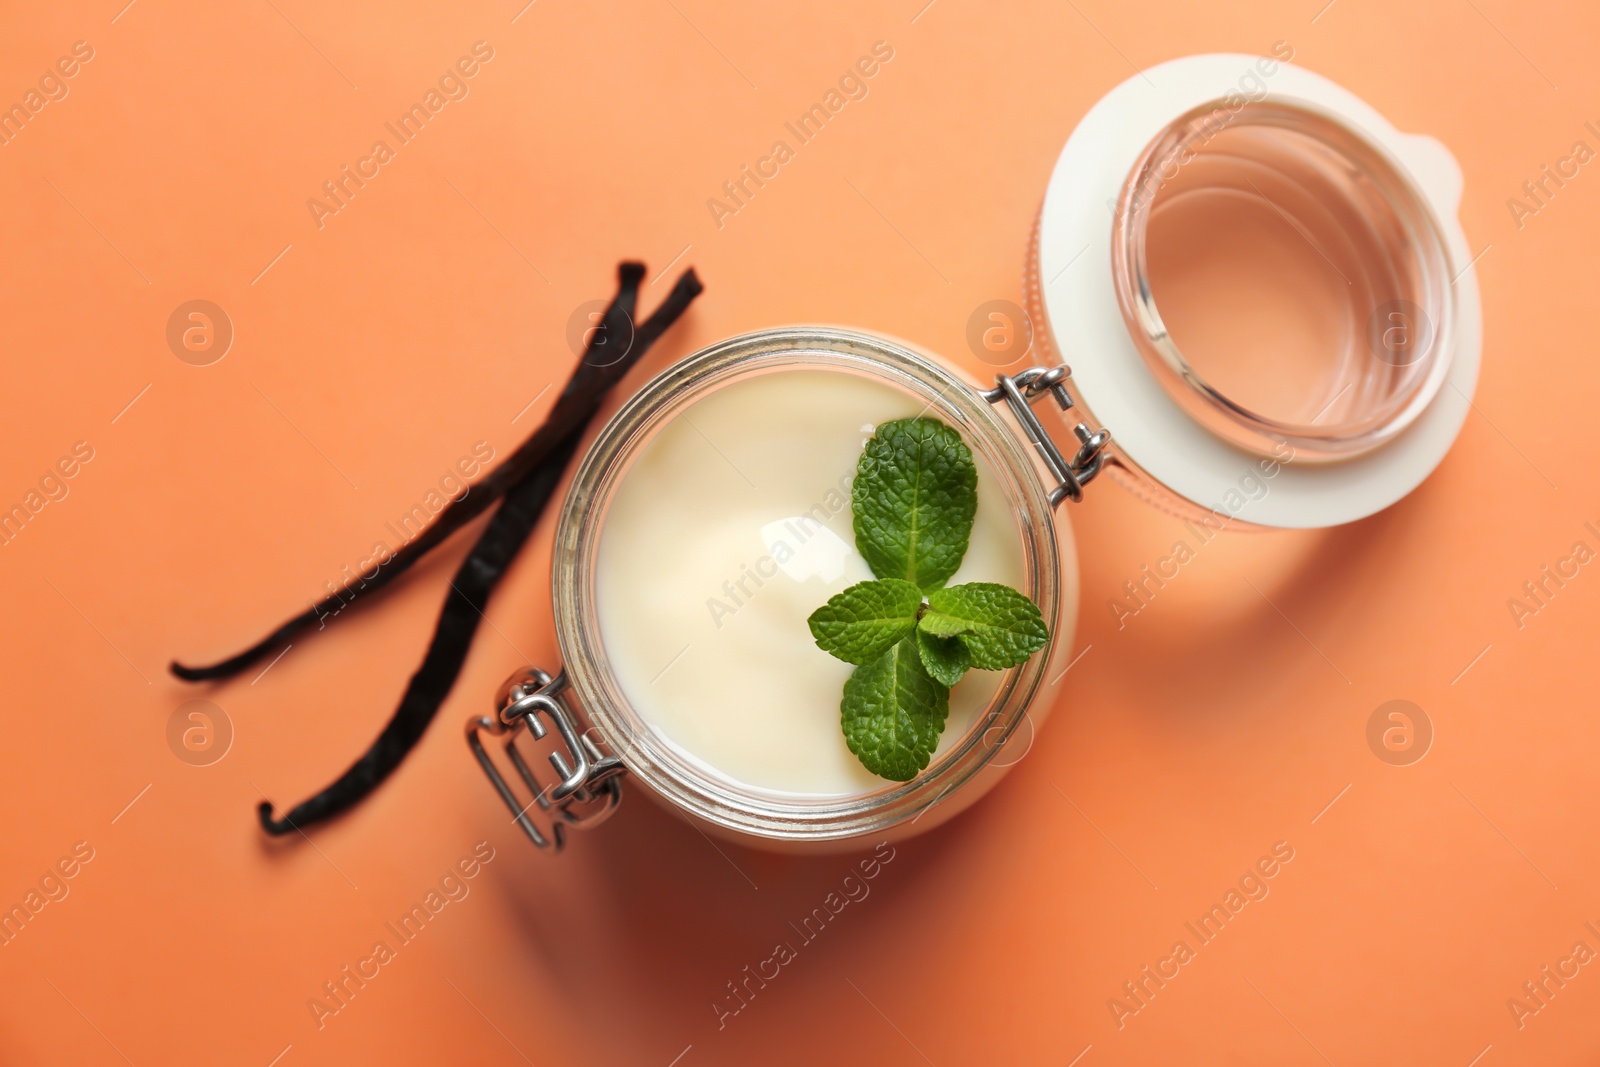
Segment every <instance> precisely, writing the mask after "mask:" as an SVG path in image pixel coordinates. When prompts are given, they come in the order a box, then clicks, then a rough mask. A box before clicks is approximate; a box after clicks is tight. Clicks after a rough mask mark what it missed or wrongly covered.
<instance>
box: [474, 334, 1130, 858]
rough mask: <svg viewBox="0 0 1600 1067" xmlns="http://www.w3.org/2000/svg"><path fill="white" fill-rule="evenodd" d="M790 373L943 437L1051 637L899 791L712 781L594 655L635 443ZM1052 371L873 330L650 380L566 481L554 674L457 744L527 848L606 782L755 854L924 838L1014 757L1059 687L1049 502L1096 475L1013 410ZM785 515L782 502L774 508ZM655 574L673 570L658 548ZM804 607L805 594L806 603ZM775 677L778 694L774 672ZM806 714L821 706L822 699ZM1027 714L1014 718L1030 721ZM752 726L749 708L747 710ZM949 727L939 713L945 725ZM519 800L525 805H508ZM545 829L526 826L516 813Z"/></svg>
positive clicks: (1091, 445)
mask: <svg viewBox="0 0 1600 1067" xmlns="http://www.w3.org/2000/svg"><path fill="white" fill-rule="evenodd" d="M796 372H800V373H804V372H823V373H826V374H829V375H838V376H841V384H843V382H842V378H843V377H844V376H848V377H853V378H860V379H865V380H868V381H870V382H872V383H875V384H877V385H879V386H887V387H888V388H890V389H892V390H895V391H896V392H898V393H901V394H904V395H905V396H906V397H907V398H908V399H909V401H910V403H911V404H912V406H913V408H914V409H920V410H921V412H922V413H924V414H926V415H929V416H931V417H933V418H937V419H939V420H940V421H942V422H944V423H945V424H947V425H949V426H951V427H953V428H955V429H956V430H957V431H958V432H959V433H960V434H961V436H962V438H963V440H964V441H965V442H966V443H967V445H968V447H969V448H970V449H971V450H972V451H973V453H974V456H975V457H976V458H977V460H978V462H979V464H980V469H981V470H982V471H983V472H984V479H985V480H984V482H983V483H982V484H981V492H984V493H990V494H997V495H998V496H999V497H1000V498H1001V499H1002V500H1003V508H1002V509H1001V510H1002V512H1003V513H1004V514H1006V515H1007V516H1008V517H1009V520H1010V523H1011V525H1012V527H1013V530H1012V533H1013V535H1014V538H1015V541H1016V543H1017V545H1018V546H1019V548H1020V560H1021V582H1020V583H1019V586H1018V588H1020V589H1021V591H1022V592H1024V593H1025V594H1027V595H1028V597H1029V598H1030V599H1032V600H1033V601H1034V603H1035V604H1037V605H1038V606H1039V609H1040V611H1041V613H1042V615H1043V616H1044V619H1045V621H1046V624H1047V625H1048V626H1049V628H1050V631H1051V639H1050V642H1049V644H1047V645H1046V647H1045V648H1044V649H1043V650H1042V651H1041V652H1039V653H1037V654H1035V655H1034V656H1033V657H1032V658H1030V659H1029V660H1027V661H1026V662H1025V663H1023V664H1022V665H1021V666H1019V667H1016V668H1013V669H1011V670H1009V671H1006V672H1005V673H1004V674H1003V675H1001V676H1000V677H999V678H998V679H997V680H996V682H995V683H994V684H993V685H992V686H989V687H988V688H987V690H986V691H985V692H984V694H983V699H982V701H981V705H980V706H977V707H974V708H972V709H970V710H971V714H969V715H967V716H964V717H962V718H963V719H964V721H963V722H961V723H959V724H958V723H956V722H952V724H951V725H952V727H954V728H951V729H947V730H946V734H945V737H944V739H943V741H942V743H941V745H940V748H939V750H938V751H937V752H936V753H935V754H934V756H933V759H932V762H931V763H930V764H929V765H928V767H927V768H926V769H925V770H924V771H923V772H922V773H921V774H919V775H917V776H916V777H915V778H914V779H913V780H911V781H909V782H890V781H879V782H877V783H876V785H875V786H874V787H871V788H867V789H865V790H851V791H846V792H845V793H844V794H843V795H833V796H815V795H804V794H801V793H796V792H792V791H783V790H774V789H762V788H756V787H751V786H748V785H745V784H743V783H742V782H740V781H739V780H737V779H736V778H734V777H732V776H730V775H729V774H726V773H722V772H720V771H719V770H718V769H717V768H715V767H713V766H711V765H710V764H709V763H708V762H707V761H706V760H705V759H702V758H697V756H696V755H695V754H694V753H691V752H689V751H687V750H686V749H685V748H684V747H683V746H682V745H681V744H678V743H675V742H674V740H673V739H671V738H670V737H669V736H667V733H666V732H664V731H663V730H662V729H660V728H658V726H657V725H655V724H653V723H652V722H650V721H647V718H646V716H644V715H642V714H641V711H640V708H639V707H638V696H639V695H640V688H641V687H639V686H638V685H637V683H636V684H635V687H634V690H633V692H631V693H630V690H629V686H628V684H626V683H625V681H624V680H623V678H622V677H621V676H620V675H621V673H622V672H620V671H619V670H618V669H617V664H616V663H615V662H614V657H613V654H612V653H611V652H609V651H608V647H607V643H606V640H605V634H604V633H603V627H602V612H601V611H600V610H598V608H599V605H600V604H601V603H602V601H603V599H604V598H603V597H602V595H601V593H600V590H599V588H598V587H599V584H600V571H601V569H602V557H603V553H602V541H603V536H604V533H605V531H606V529H607V520H608V519H609V518H610V517H611V515H612V513H613V505H614V503H615V501H616V499H617V495H618V492H619V489H620V488H621V487H622V486H623V485H624V483H625V482H626V481H627V479H628V477H629V474H630V472H631V471H632V468H633V467H634V465H635V464H636V463H637V462H638V460H639V458H640V457H641V455H643V454H645V452H646V451H647V449H648V448H649V446H650V443H651V442H652V440H653V439H654V438H655V437H656V436H657V435H659V434H660V433H661V432H662V431H663V429H664V428H666V427H668V426H670V425H672V424H673V422H674V420H675V419H678V418H680V417H686V416H685V412H686V411H687V410H688V409H690V408H692V407H694V406H695V405H696V404H697V403H699V402H701V401H703V400H705V399H706V398H708V397H710V396H712V395H713V394H716V393H718V392H719V391H721V390H724V389H727V388H729V387H730V386H733V385H736V384H738V383H742V382H749V381H751V380H753V379H760V378H763V377H770V376H776V375H793V374H795V373H796ZM1064 377H1065V376H1064V373H1063V371H1062V370H1057V371H1056V372H1054V373H1051V372H1048V371H1046V370H1045V369H1043V368H1031V369H1029V370H1027V371H1023V372H1021V373H1019V374H1016V375H1011V376H1002V377H1001V379H1000V380H999V382H998V383H997V384H996V385H995V387H994V388H992V389H988V390H985V389H983V388H982V387H981V386H979V385H977V384H976V383H974V382H972V381H971V380H970V379H968V378H966V377H965V376H964V375H961V374H959V373H957V372H956V371H954V370H952V369H951V368H949V367H947V366H946V365H945V364H944V363H943V362H942V361H940V360H938V359H937V358H935V357H930V356H927V355H922V354H918V353H916V352H914V351H912V350H911V349H910V348H908V347H906V346H904V345H902V344H899V343H896V342H892V341H889V340H886V339H883V338H878V337H873V336H869V335H866V334H860V333H854V332H850V331H846V330H837V329H827V328H820V327H800V328H789V329H778V330H768V331H762V332H760V333H753V334H746V335H744V336H741V337H735V338H732V339H730V340H727V341H724V342H721V343H720V344H716V345H713V346H711V347H709V348H706V349H702V350H701V351H699V352H697V353H695V354H694V355H692V356H690V357H688V358H687V359H685V360H683V361H681V362H680V363H678V364H676V365H675V366H673V367H671V368H669V369H668V370H666V371H665V372H663V373H662V374H661V375H659V376H658V377H656V378H655V379H653V380H652V381H651V382H649V383H648V384H647V385H645V387H644V388H643V389H642V390H640V392H639V393H638V394H637V395H635V396H634V397H633V398H632V399H631V400H630V401H629V402H628V403H627V404H626V405H624V406H623V407H622V409H621V410H620V411H618V413H617V414H616V415H615V416H614V417H613V418H612V419H611V420H610V421H609V422H608V423H607V424H606V425H605V427H604V428H603V429H602V430H601V432H600V435H599V437H598V438H597V439H596V440H595V442H594V444H593V445H592V446H591V448H590V449H589V451H588V452H587V454H586V455H585V456H584V458H583V461H582V462H581V464H580V465H579V467H578V470H577V473H576V474H575V476H574V479H573V483H572V486H571V488H570V489H569V490H568V494H567V497H566V500H565V503H564V504H563V507H562V511H561V517H560V520H559V525H558V527H557V532H556V542H555V560H556V562H555V565H554V576H553V577H554V581H553V594H554V601H555V605H556V632H557V636H558V639H559V641H560V645H561V654H562V662H563V664H564V665H565V667H564V671H563V673H562V674H561V675H560V676H559V677H556V678H551V677H550V676H549V675H547V674H542V673H539V672H529V673H527V674H524V675H520V676H518V677H516V678H513V679H512V680H511V681H510V682H508V683H507V686H506V687H505V689H504V690H503V691H502V694H501V698H500V702H499V703H500V707H499V715H498V718H494V719H491V718H483V719H474V720H472V721H471V722H469V723H468V739H469V742H470V743H471V744H472V747H473V750H474V752H475V753H476V754H477V757H478V759H479V761H480V763H481V764H482V765H483V767H484V769H485V771H486V772H487V773H489V775H490V778H491V780H492V781H494V782H495V784H496V788H497V789H499V790H500V792H501V795H502V796H503V797H504V798H505V799H506V801H507V803H508V804H510V805H511V806H512V809H513V811H519V810H520V811H521V815H520V816H519V822H520V824H521V825H522V827H523V829H524V830H525V831H526V832H527V833H528V834H529V836H530V837H531V838H533V840H534V841H535V842H536V843H539V844H545V843H549V844H553V845H557V846H559V845H560V843H561V841H562V838H563V836H564V829H565V827H566V826H569V825H588V824H590V823H592V822H594V821H597V820H598V819H600V818H603V817H604V816H605V815H607V814H609V813H610V811H611V810H613V809H614V808H615V806H616V804H617V802H618V801H619V799H620V792H619V783H618V779H617V777H616V775H617V774H618V773H619V772H620V770H621V769H622V768H623V767H625V768H626V769H627V771H628V772H629V774H630V776H631V778H632V780H633V781H635V782H637V783H639V784H641V785H642V786H643V787H644V788H645V789H646V790H647V791H648V792H649V793H651V794H652V795H654V796H656V797H658V798H659V799H662V800H663V801H665V802H667V803H669V804H671V805H673V806H674V807H676V808H678V809H679V810H681V811H682V812H684V813H685V814H686V815H688V816H689V817H690V818H692V819H694V820H695V821H696V822H697V823H698V824H700V825H701V826H702V827H703V828H705V829H708V830H711V831H713V832H718V833H721V834H724V835H728V836H733V837H736V838H746V839H750V840H753V841H758V842H760V843H762V844H764V845H766V846H768V847H778V848H789V849H829V848H848V847H851V844H852V842H856V843H859V841H860V840H862V839H868V840H871V841H880V840H885V839H889V840H892V839H895V838H898V837H903V836H905V835H907V834H909V833H912V832H920V831H921V830H924V829H928V828H931V827H932V826H935V825H937V824H938V823H940V822H942V821H944V820H945V819H948V818H949V817H951V816H952V815H954V814H956V813H957V812H959V811H961V810H962V809H963V808H965V807H966V806H967V805H968V804H970V803H972V802H973V801H974V800H976V799H977V798H978V797H979V796H980V795H982V794H983V793H984V792H985V791H987V789H988V788H989V787H990V786H991V785H993V784H994V783H995V782H996V781H998V780H999V778H1000V777H1001V775H1002V774H1003V773H1004V770H1005V768H1007V767H1009V766H1010V765H1011V764H1012V763H1014V762H1016V759H1018V758H1020V755H1021V751H1019V749H1018V747H1017V746H1015V745H1011V744H1010V741H1011V740H1012V738H1013V737H1014V736H1015V735H1017V734H1018V732H1019V730H1020V731H1021V735H1022V737H1023V738H1024V741H1023V747H1022V751H1025V748H1026V744H1027V743H1028V741H1029V740H1030V739H1031V736H1032V730H1033V729H1034V728H1036V727H1037V726H1038V725H1039V722H1040V720H1041V718H1042V712H1043V709H1044V708H1045V707H1046V706H1047V705H1046V704H1045V703H1044V702H1042V701H1039V700H1038V699H1037V697H1038V695H1039V694H1040V692H1041V691H1042V690H1044V689H1045V688H1046V687H1047V686H1048V685H1049V684H1050V680H1051V679H1054V680H1056V681H1059V680H1060V672H1061V670H1062V668H1063V666H1064V663H1063V660H1062V657H1063V656H1065V655H1066V654H1067V653H1068V651H1069V650H1070V648H1071V646H1072V638H1073V630H1074V625H1075V621H1076V617H1077V606H1078V603H1077V601H1078V586H1077V562H1076V557H1075V554H1074V551H1073V544H1072V538H1071V533H1070V530H1069V528H1068V527H1067V525H1066V523H1065V521H1064V520H1061V519H1058V517H1057V512H1056V511H1055V508H1056V506H1057V505H1058V504H1060V503H1061V502H1062V501H1064V500H1067V499H1074V498H1077V497H1078V496H1079V495H1081V492H1082V488H1083V486H1084V485H1085V484H1087V483H1088V482H1090V481H1092V480H1093V479H1094V477H1095V475H1096V474H1098V473H1099V471H1100V469H1101V464H1102V462H1103V449H1104V447H1105V445H1106V443H1107V436H1106V435H1105V434H1098V435H1097V434H1095V433H1093V432H1091V431H1090V430H1089V429H1088V428H1087V427H1086V426H1085V427H1083V428H1082V429H1081V431H1080V440H1079V443H1078V445H1077V448H1076V451H1075V452H1074V454H1073V455H1071V456H1066V455H1063V454H1062V453H1061V452H1060V451H1059V450H1058V449H1057V448H1056V446H1055V445H1054V444H1053V443H1052V442H1051V439H1050V437H1049V435H1048V434H1047V433H1046V431H1045V430H1044V428H1043V426H1042V425H1041V424H1040V422H1039V420H1038V419H1037V417H1036V416H1035V415H1034V413H1033V411H1032V408H1031V407H1030V404H1031V403H1032V402H1035V401H1037V402H1040V403H1041V404H1048V405H1049V406H1052V407H1059V408H1062V409H1066V408H1070V406H1071V401H1070V399H1069V397H1068V395H1067V393H1066V391H1065V388H1064V387H1063V385H1062V382H1063V380H1064ZM789 510H799V509H797V508H790V509H789ZM661 565H662V566H668V567H670V566H673V565H674V560H673V559H672V558H670V556H664V557H663V558H662V560H661ZM819 603H820V599H819ZM774 684H783V681H782V679H780V678H776V677H775V678H774ZM818 710H819V711H821V712H823V713H826V712H827V709H826V708H825V707H823V708H819V709H818ZM1030 712H1031V714H1030ZM751 714H752V715H753V716H758V715H759V714H760V709H757V708H752V709H751ZM952 718H953V719H954V718H955V716H953V717H952ZM547 723H548V724H549V725H553V726H554V727H555V735H556V736H558V737H559V738H560V739H561V743H560V744H559V745H558V751H556V752H553V753H550V754H549V756H548V759H549V761H550V764H551V766H552V767H553V769H554V770H555V771H556V773H557V776H558V781H555V782H552V781H550V780H549V774H548V772H541V773H535V772H534V771H533V769H532V767H531V766H530V760H529V759H528V758H527V757H526V756H525V755H524V754H523V753H522V752H521V751H519V750H518V748H517V747H516V746H517V744H518V741H519V739H520V733H521V731H522V727H523V726H524V725H525V726H526V727H527V728H528V729H527V731H526V732H527V733H528V734H529V735H530V736H531V737H532V738H533V739H539V738H542V737H545V736H549V735H548V730H547V725H546V724H547ZM484 730H487V731H489V732H491V733H501V732H506V737H505V740H504V747H505V752H506V756H507V758H508V761H509V765H510V766H512V767H514V768H515V770H516V773H517V777H518V778H519V779H520V784H521V786H523V787H525V788H526V790H527V792H528V799H527V800H526V801H525V802H519V801H518V800H516V799H515V797H516V795H517V793H516V791H515V790H513V789H512V787H511V785H510V784H509V783H508V782H507V781H506V780H505V778H504V777H502V776H501V775H500V774H499V772H498V771H497V770H496V769H495V764H494V763H493V761H492V760H491V759H490V757H489V754H488V752H487V750H486V749H485V748H484V746H483V743H482V741H481V739H480V736H479V735H480V732H481V731H484ZM524 803H525V804H526V805H527V807H524ZM529 807H531V808H537V809H539V810H540V811H541V812H542V813H543V815H544V816H545V818H547V819H548V820H549V828H548V829H547V830H541V829H540V828H539V827H538V825H537V824H536V823H535V822H533V821H532V820H531V819H529V817H528V816H529V814H530V812H529V811H528V810H527V808H529Z"/></svg>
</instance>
